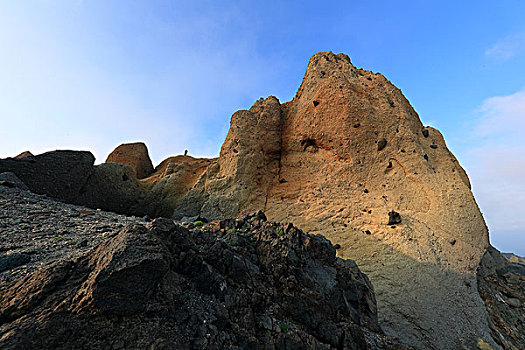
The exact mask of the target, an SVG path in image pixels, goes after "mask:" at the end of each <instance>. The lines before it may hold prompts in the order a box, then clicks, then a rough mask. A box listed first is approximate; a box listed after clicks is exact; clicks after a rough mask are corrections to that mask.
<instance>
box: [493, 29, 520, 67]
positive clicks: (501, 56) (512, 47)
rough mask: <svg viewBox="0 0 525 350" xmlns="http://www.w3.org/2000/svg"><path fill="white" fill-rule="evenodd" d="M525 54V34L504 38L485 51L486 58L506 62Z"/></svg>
mask: <svg viewBox="0 0 525 350" xmlns="http://www.w3.org/2000/svg"><path fill="white" fill-rule="evenodd" d="M522 52H525V34H515V35H511V36H508V37H506V38H503V39H501V40H499V41H498V42H496V43H495V44H493V45H492V46H491V47H490V48H488V49H487V50H485V56H487V57H490V58H494V59H498V60H502V61H506V60H509V59H511V58H513V57H515V56H517V55H519V54H521V53H522Z"/></svg>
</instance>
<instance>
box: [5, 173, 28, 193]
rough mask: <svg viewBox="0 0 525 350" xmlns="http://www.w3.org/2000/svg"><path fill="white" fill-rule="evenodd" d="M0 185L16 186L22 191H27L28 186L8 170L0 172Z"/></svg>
mask: <svg viewBox="0 0 525 350" xmlns="http://www.w3.org/2000/svg"><path fill="white" fill-rule="evenodd" d="M0 185H1V186H7V187H16V188H19V189H21V190H24V191H29V187H27V186H26V184H25V183H24V182H22V180H20V179H19V178H18V177H17V176H16V174H15V173H12V172H10V171H7V172H4V173H0Z"/></svg>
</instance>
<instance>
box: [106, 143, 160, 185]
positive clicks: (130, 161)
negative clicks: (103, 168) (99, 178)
mask: <svg viewBox="0 0 525 350" xmlns="http://www.w3.org/2000/svg"><path fill="white" fill-rule="evenodd" d="M106 163H120V164H124V165H129V166H131V167H132V168H133V169H134V170H135V174H136V176H137V178H138V179H143V178H145V177H148V176H149V175H151V174H152V173H153V164H152V163H151V159H150V158H149V153H148V148H147V147H146V145H145V144H144V143H142V142H135V143H124V144H122V145H120V146H118V147H117V148H115V149H114V150H113V152H111V154H110V155H109V156H108V158H107V159H106Z"/></svg>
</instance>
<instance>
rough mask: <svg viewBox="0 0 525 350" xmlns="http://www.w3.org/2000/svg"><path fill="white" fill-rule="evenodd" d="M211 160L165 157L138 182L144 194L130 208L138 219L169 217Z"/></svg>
mask: <svg viewBox="0 0 525 350" xmlns="http://www.w3.org/2000/svg"><path fill="white" fill-rule="evenodd" d="M212 161H213V159H205V158H199V159H197V158H193V157H190V156H176V157H169V158H167V159H165V160H164V161H162V162H161V163H160V164H159V165H158V166H157V167H156V168H155V172H154V173H153V174H152V175H151V176H149V177H148V178H146V179H144V180H143V181H142V182H143V184H144V186H145V188H146V189H147V193H146V194H145V196H144V198H143V199H142V200H141V201H140V203H139V204H138V205H137V206H136V207H135V208H134V210H133V211H134V212H135V213H137V214H139V215H149V216H150V217H158V216H164V217H170V216H172V215H173V212H174V210H175V208H177V206H178V205H179V202H180V200H181V199H182V198H183V197H184V196H185V195H186V194H187V193H188V191H189V190H190V189H191V188H192V187H193V186H194V185H195V183H196V182H197V181H198V180H199V178H200V177H201V175H202V173H203V172H204V171H205V170H206V168H208V166H209V165H210V163H211V162H212Z"/></svg>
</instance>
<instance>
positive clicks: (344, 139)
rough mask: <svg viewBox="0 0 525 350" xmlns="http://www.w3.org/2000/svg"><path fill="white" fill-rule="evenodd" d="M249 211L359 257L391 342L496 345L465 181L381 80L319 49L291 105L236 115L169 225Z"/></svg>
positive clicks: (483, 234)
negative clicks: (391, 219) (388, 221)
mask: <svg viewBox="0 0 525 350" xmlns="http://www.w3.org/2000/svg"><path fill="white" fill-rule="evenodd" d="M313 101H316V102H317V103H313ZM422 130H425V132H424V133H422ZM432 145H438V146H439V147H438V148H433V147H431V146H432ZM424 155H425V157H426V158H424V157H423V156H424ZM281 179H285V180H286V181H281ZM365 188H366V189H367V190H368V193H365V191H363V189H365ZM245 209H253V210H263V211H264V212H265V213H266V214H267V216H268V218H269V219H270V220H275V221H293V222H294V223H296V224H297V225H298V226H299V227H301V228H302V229H304V230H307V231H310V232H315V233H321V232H322V233H323V234H324V235H325V236H326V237H327V238H329V239H330V240H331V241H332V242H334V243H337V244H339V245H340V246H341V249H339V250H338V254H341V256H342V257H349V256H352V257H353V258H355V260H356V261H357V262H358V264H359V266H360V267H361V268H362V269H363V270H364V271H366V273H367V274H368V275H369V276H370V278H371V280H372V283H373V284H374V286H375V288H376V291H377V300H378V306H379V321H380V324H381V325H382V327H383V328H384V330H385V331H386V332H387V334H390V335H394V336H396V337H399V338H401V339H402V340H403V341H404V342H405V343H406V344H410V345H414V346H416V347H419V348H425V349H458V348H473V347H475V346H476V344H477V343H478V341H479V339H481V341H484V342H486V343H487V344H491V345H492V346H494V347H497V345H496V344H495V343H494V341H493V340H492V338H491V336H490V330H489V326H488V323H487V311H486V309H485V306H484V303H483V301H482V299H481V298H480V296H479V293H478V291H477V288H476V283H477V282H476V268H477V266H478V264H479V262H480V260H481V257H482V256H483V254H484V252H485V251H486V248H487V247H488V244H489V243H488V231H487V227H486V225H485V223H484V221H483V217H482V215H481V213H480V211H479V209H478V206H477V205H476V202H475V200H474V197H473V195H472V192H471V191H470V183H469V180H468V177H467V175H466V173H465V171H464V170H463V169H462V168H461V166H460V165H459V163H458V161H457V160H456V158H455V157H454V156H453V155H452V154H451V153H450V151H449V150H448V149H447V147H446V144H445V141H444V139H443V137H442V136H441V134H440V133H439V132H438V131H437V130H435V129H433V128H430V127H427V128H423V125H422V124H421V121H420V120H419V118H418V115H417V113H416V112H415V111H414V109H413V108H412V106H411V105H410V103H409V102H408V101H407V100H406V98H405V97H404V96H403V94H402V93H401V91H400V90H399V89H397V88H396V87H395V86H394V85H392V84H391V83H390V82H389V81H388V80H387V79H386V78H385V77H384V76H382V75H381V74H374V73H372V72H370V71H365V70H362V69H358V68H356V67H354V66H353V65H352V63H351V61H350V59H349V58H348V56H346V55H344V54H339V55H335V54H333V53H331V52H325V53H318V54H315V55H314V56H313V57H312V58H311V59H310V63H309V65H308V68H307V71H306V75H305V77H304V79H303V82H302V84H301V86H300V88H299V90H298V91H297V94H296V96H295V97H294V99H293V100H292V101H290V102H287V103H284V104H280V102H279V101H278V100H277V99H276V98H274V97H269V98H267V99H266V100H259V101H257V102H256V103H255V104H254V106H253V107H252V108H250V110H248V111H239V112H236V113H235V114H234V115H233V116H232V121H231V126H230V131H229V133H228V136H227V137H226V141H225V143H224V145H223V147H222V148H221V154H220V157H219V158H218V159H217V160H216V161H214V162H213V163H212V164H211V165H210V166H209V168H208V169H207V170H206V171H205V172H204V173H203V174H202V176H201V177H200V179H199V181H198V182H197V183H196V184H195V186H194V187H193V188H192V189H191V190H190V191H189V192H188V193H187V194H186V196H185V197H184V198H182V199H181V201H180V204H179V207H178V208H177V209H176V210H175V212H174V217H175V218H180V217H183V216H197V215H201V216H203V217H206V218H208V219H216V218H224V217H228V216H234V215H236V214H237V213H238V212H240V211H242V210H245ZM391 210H394V211H396V212H401V213H403V222H402V223H399V224H398V225H397V226H395V227H393V226H392V227H391V226H387V225H385V217H388V213H389V212H390V211H391ZM363 232H370V233H371V234H363ZM451 241H455V244H450V242H451ZM466 285H469V286H470V287H466ZM443 286H446V288H444V287H443ZM436 315H439V317H438V318H437V316H436ZM438 319H439V320H438ZM461 319H469V322H457V320H461Z"/></svg>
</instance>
